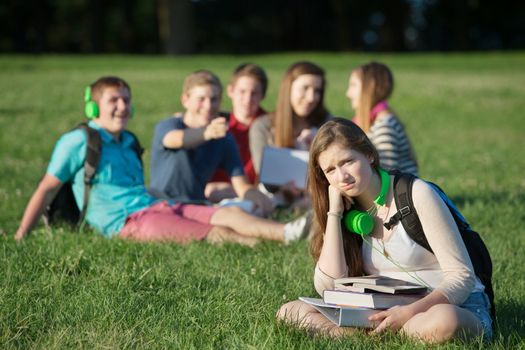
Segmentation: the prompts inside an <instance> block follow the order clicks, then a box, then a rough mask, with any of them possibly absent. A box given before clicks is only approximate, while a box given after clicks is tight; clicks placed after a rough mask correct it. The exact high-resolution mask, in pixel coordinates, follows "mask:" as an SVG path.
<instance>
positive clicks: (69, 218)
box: [43, 123, 144, 226]
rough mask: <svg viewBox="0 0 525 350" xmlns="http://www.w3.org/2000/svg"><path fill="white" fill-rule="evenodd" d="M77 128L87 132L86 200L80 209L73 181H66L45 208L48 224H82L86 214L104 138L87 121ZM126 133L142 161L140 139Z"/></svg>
mask: <svg viewBox="0 0 525 350" xmlns="http://www.w3.org/2000/svg"><path fill="white" fill-rule="evenodd" d="M76 129H82V130H84V132H86V134H87V147H86V158H85V159H84V200H83V203H82V208H81V209H79V208H78V206H77V203H76V201H75V197H74V196H73V189H72V187H71V186H72V183H71V181H68V182H66V183H65V184H63V185H62V187H61V188H60V190H59V191H58V193H57V195H56V196H55V198H54V199H53V201H52V202H51V204H49V206H47V207H46V208H45V209H44V213H43V217H44V223H45V224H46V225H47V226H49V225H51V224H54V223H57V222H64V223H67V224H70V225H73V226H80V225H81V224H82V222H83V221H84V217H85V216H86V210H87V205H88V202H89V194H90V192H91V183H92V181H93V177H94V176H95V173H96V171H97V166H98V163H99V161H100V154H101V152H102V139H101V137H100V134H99V133H98V131H97V130H96V129H93V128H91V127H89V126H88V124H87V123H80V124H79V125H77V126H76V127H75V128H74V129H73V130H76ZM126 133H128V134H130V135H131V136H132V137H133V138H134V143H133V150H134V151H135V152H136V153H137V156H138V158H139V160H140V161H142V153H143V152H144V149H143V148H142V147H141V146H140V143H139V140H138V139H137V137H136V136H135V135H134V134H133V133H132V132H129V131H126Z"/></svg>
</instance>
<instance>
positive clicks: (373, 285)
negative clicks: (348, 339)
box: [299, 275, 428, 328]
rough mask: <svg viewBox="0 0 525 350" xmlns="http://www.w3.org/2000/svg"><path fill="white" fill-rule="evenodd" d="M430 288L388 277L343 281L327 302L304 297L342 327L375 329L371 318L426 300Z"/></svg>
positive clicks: (327, 294) (326, 297) (328, 294)
mask: <svg viewBox="0 0 525 350" xmlns="http://www.w3.org/2000/svg"><path fill="white" fill-rule="evenodd" d="M427 293H428V289H427V287H424V286H420V285H417V284H413V283H410V282H406V281H403V280H398V279H394V278H390V277H385V276H378V275H373V276H361V277H347V278H339V279H336V280H335V282H334V289H333V290H325V291H324V293H323V299H316V298H306V297H300V298H299V299H300V300H302V301H304V302H305V303H308V304H310V305H312V306H313V307H314V308H316V309H317V310H318V311H319V312H321V313H322V314H323V315H324V316H326V317H327V318H328V319H329V320H331V321H332V322H334V323H335V324H336V325H338V326H348V327H366V328H370V327H373V324H372V322H370V321H369V320H368V317H369V316H371V315H373V314H376V313H378V312H380V311H381V310H385V309H389V308H391V307H393V306H396V305H407V304H410V303H413V302H414V301H417V300H419V299H421V298H423V297H424V296H425V295H426V294H427Z"/></svg>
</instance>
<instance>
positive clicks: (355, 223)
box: [343, 168, 390, 236]
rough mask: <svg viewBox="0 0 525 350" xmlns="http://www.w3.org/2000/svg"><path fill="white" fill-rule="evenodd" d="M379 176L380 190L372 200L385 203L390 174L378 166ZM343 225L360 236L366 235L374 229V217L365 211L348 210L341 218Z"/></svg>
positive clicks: (380, 203)
mask: <svg viewBox="0 0 525 350" xmlns="http://www.w3.org/2000/svg"><path fill="white" fill-rule="evenodd" d="M378 171H379V175H380V177H381V191H380V192H379V195H378V196H377V198H376V199H375V200H374V203H375V204H377V205H385V202H386V195H387V194H388V189H389V187H390V175H389V174H388V173H387V172H386V171H385V170H383V169H381V168H378ZM343 222H344V225H345V227H346V228H347V229H348V230H349V231H350V232H354V233H357V234H358V235H361V236H366V235H368V234H370V232H372V230H373V229H374V218H373V217H372V215H370V214H368V213H367V212H366V211H360V210H350V211H349V212H348V213H346V214H345V216H344V218H343Z"/></svg>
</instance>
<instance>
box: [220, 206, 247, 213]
mask: <svg viewBox="0 0 525 350" xmlns="http://www.w3.org/2000/svg"><path fill="white" fill-rule="evenodd" d="M217 212H220V213H223V214H226V215H238V214H239V213H243V210H242V209H241V208H239V207H235V206H232V207H221V208H219V209H218V210H217Z"/></svg>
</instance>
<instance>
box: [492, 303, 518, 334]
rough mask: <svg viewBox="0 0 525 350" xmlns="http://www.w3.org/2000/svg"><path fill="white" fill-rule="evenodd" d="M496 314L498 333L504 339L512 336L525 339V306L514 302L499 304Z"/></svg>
mask: <svg viewBox="0 0 525 350" xmlns="http://www.w3.org/2000/svg"><path fill="white" fill-rule="evenodd" d="M496 314H497V316H496V317H497V319H498V322H497V328H496V331H497V332H499V333H501V335H502V336H503V337H504V338H506V339H507V338H509V337H510V336H511V335H517V336H518V337H520V338H522V339H523V338H525V321H524V320H523V315H525V306H524V305H523V304H520V303H517V302H514V301H507V302H498V303H497V304H496Z"/></svg>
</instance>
